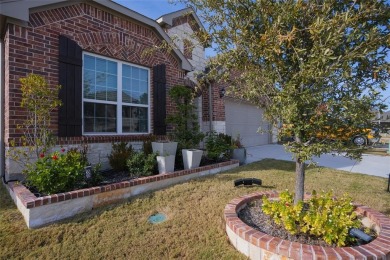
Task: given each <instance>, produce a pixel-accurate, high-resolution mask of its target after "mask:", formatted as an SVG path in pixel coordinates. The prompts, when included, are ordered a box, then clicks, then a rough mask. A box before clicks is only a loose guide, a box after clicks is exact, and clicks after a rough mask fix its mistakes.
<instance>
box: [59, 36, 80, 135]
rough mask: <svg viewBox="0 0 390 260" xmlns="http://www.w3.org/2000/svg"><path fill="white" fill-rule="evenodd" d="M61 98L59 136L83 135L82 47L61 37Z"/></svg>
mask: <svg viewBox="0 0 390 260" xmlns="http://www.w3.org/2000/svg"><path fill="white" fill-rule="evenodd" d="M59 46H60V49H59V84H60V85H61V89H60V93H59V98H60V100H61V101H62V106H60V108H59V114H58V136H59V137H74V136H81V135H82V130H81V127H82V115H81V113H82V107H81V106H82V82H81V81H82V74H81V73H82V63H83V62H82V49H81V47H80V46H79V45H77V43H76V42H74V41H72V40H71V39H69V38H67V37H65V36H63V35H60V37H59Z"/></svg>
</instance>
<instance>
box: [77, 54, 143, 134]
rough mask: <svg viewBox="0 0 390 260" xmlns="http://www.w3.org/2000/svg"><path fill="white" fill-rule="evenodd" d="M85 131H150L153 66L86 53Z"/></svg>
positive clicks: (84, 74)
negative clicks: (150, 81) (150, 76)
mask: <svg viewBox="0 0 390 260" xmlns="http://www.w3.org/2000/svg"><path fill="white" fill-rule="evenodd" d="M83 131H84V133H85V134H89V133H90V134H94V133H118V134H122V133H123V134H124V133H148V132H149V69H146V68H141V67H138V66H135V65H131V64H128V63H124V62H121V61H117V60H112V59H107V58H104V57H101V56H97V55H92V54H84V56H83Z"/></svg>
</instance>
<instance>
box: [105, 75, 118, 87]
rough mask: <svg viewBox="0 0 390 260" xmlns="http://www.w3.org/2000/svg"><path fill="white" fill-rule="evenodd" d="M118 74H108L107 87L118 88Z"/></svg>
mask: <svg viewBox="0 0 390 260" xmlns="http://www.w3.org/2000/svg"><path fill="white" fill-rule="evenodd" d="M116 79H117V76H116V75H107V87H109V88H117V85H118V84H117V83H116Z"/></svg>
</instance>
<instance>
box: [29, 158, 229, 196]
mask: <svg viewBox="0 0 390 260" xmlns="http://www.w3.org/2000/svg"><path fill="white" fill-rule="evenodd" d="M225 161H227V160H226V159H220V160H217V161H215V160H210V159H207V158H206V157H203V158H202V161H201V163H200V166H207V165H211V164H215V163H220V162H225ZM183 169H184V167H183V165H180V164H176V165H175V171H180V170H183ZM100 174H101V175H100V178H101V180H100V182H99V183H98V184H97V185H93V186H102V185H107V184H112V183H117V182H122V181H129V180H133V179H137V178H139V177H138V176H134V175H132V174H130V172H129V171H116V170H113V169H109V170H104V171H100ZM157 174H158V170H157V169H156V170H155V172H154V174H153V175H157ZM23 184H24V185H25V186H26V188H27V189H29V190H30V191H31V192H32V193H33V194H34V195H35V196H37V197H43V196H46V195H47V194H44V193H40V192H39V191H38V190H37V189H36V188H35V187H32V186H28V185H27V183H23ZM89 187H92V186H91V185H88V184H86V183H85V184H83V186H80V187H79V188H80V189H81V188H89Z"/></svg>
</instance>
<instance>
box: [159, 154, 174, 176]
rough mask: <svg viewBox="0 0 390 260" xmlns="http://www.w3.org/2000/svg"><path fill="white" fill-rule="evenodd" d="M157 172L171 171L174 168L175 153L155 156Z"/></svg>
mask: <svg viewBox="0 0 390 260" xmlns="http://www.w3.org/2000/svg"><path fill="white" fill-rule="evenodd" d="M157 165H158V172H159V173H167V172H173V171H174V170H175V155H168V156H157Z"/></svg>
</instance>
